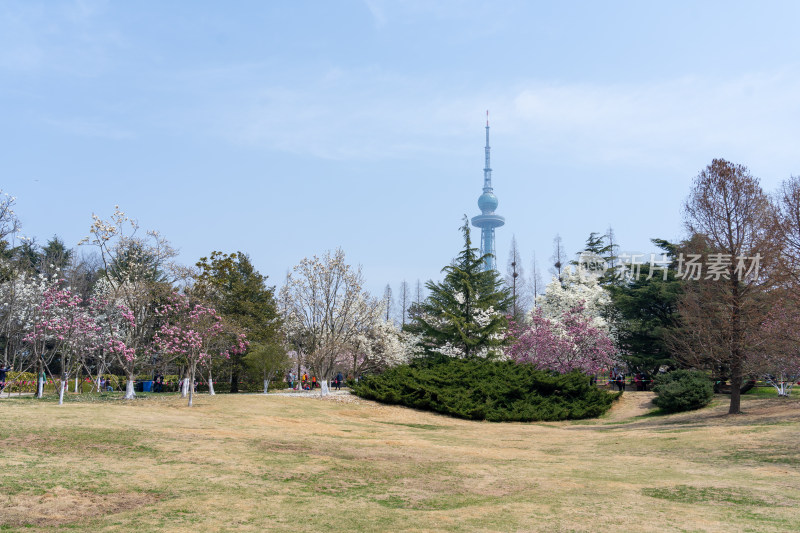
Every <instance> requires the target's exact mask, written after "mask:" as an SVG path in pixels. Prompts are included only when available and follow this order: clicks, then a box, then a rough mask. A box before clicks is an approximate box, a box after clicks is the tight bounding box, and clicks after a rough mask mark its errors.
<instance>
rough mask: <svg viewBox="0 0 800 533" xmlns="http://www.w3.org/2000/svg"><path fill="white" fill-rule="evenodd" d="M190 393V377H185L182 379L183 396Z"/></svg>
mask: <svg viewBox="0 0 800 533" xmlns="http://www.w3.org/2000/svg"><path fill="white" fill-rule="evenodd" d="M187 394H189V378H186V377H185V378H183V381H181V398H186V395H187Z"/></svg>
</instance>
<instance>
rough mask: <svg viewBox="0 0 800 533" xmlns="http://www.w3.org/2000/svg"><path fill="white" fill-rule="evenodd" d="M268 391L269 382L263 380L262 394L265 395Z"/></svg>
mask: <svg viewBox="0 0 800 533" xmlns="http://www.w3.org/2000/svg"><path fill="white" fill-rule="evenodd" d="M268 389H269V380H268V379H265V380H264V394H267V391H268Z"/></svg>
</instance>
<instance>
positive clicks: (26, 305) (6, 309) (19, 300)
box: [0, 271, 58, 372]
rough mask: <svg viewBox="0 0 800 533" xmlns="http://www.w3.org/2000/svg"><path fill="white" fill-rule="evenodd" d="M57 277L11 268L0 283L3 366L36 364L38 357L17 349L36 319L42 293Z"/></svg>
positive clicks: (25, 368)
mask: <svg viewBox="0 0 800 533" xmlns="http://www.w3.org/2000/svg"><path fill="white" fill-rule="evenodd" d="M57 282H58V280H57V279H55V278H51V277H49V276H46V275H44V274H39V275H35V274H31V273H28V272H14V271H11V273H10V277H9V278H8V279H7V280H5V281H4V282H2V283H0V334H2V336H3V337H4V339H5V346H4V352H3V363H4V366H11V367H12V368H16V369H18V370H19V371H21V372H25V371H28V370H30V369H32V367H33V366H34V365H37V367H38V366H40V362H41V361H39V360H37V359H36V358H35V357H33V356H32V354H30V351H29V350H25V349H21V348H22V347H23V344H24V342H23V339H24V338H25V337H26V336H27V335H28V334H30V333H31V331H32V330H33V324H34V321H35V320H38V313H39V310H40V306H41V304H42V302H43V300H44V294H45V292H47V291H48V290H49V289H51V288H53V287H55V286H56V284H57Z"/></svg>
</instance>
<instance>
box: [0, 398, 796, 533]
mask: <svg viewBox="0 0 800 533" xmlns="http://www.w3.org/2000/svg"><path fill="white" fill-rule="evenodd" d="M649 400H650V396H649V393H631V392H627V393H625V395H623V397H622V399H621V401H620V403H619V404H618V405H616V406H615V407H614V408H613V410H612V411H611V413H609V415H608V416H606V417H604V418H603V419H600V420H593V421H581V422H564V423H539V424H493V423H487V422H470V421H464V420H456V419H451V418H446V417H443V416H439V415H435V414H429V413H421V412H417V411H413V410H408V409H403V408H400V407H391V406H383V405H379V404H375V403H372V402H366V401H363V400H357V401H353V402H346V401H343V399H341V398H339V399H336V398H333V399H328V400H320V399H307V398H292V397H286V396H274V395H270V396H266V397H265V396H261V395H243V396H236V395H221V396H216V397H214V398H210V397H208V396H202V395H201V396H198V397H197V398H196V406H195V407H194V408H191V409H190V408H187V407H185V406H184V401H183V400H180V399H178V398H175V397H173V396H170V397H160V398H159V397H150V398H148V399H143V400H137V401H134V402H122V401H114V402H107V403H68V404H66V405H64V406H61V407H59V406H57V405H55V404H54V403H51V402H41V401H38V402H37V401H36V400H33V399H25V398H23V399H11V400H8V399H3V400H0V415H1V416H2V428H0V441H2V442H1V443H0V446H1V448H0V466H2V477H0V486H1V487H0V531H3V530H17V529H23V530H25V531H37V530H55V529H58V530H60V529H66V528H71V529H74V530H78V531H125V532H129V531H161V530H164V531H173V532H180V531H193V532H194V531H264V530H268V531H324V530H333V531H338V530H341V531H548V532H549V531H608V530H615V529H616V530H620V529H621V530H624V531H627V530H635V531H641V532H647V531H660V532H661V531H725V532H730V531H759V532H761V531H780V532H784V531H800V514H798V512H797V509H798V507H800V505H799V504H800V476H798V473H800V451H798V450H800V402H797V401H795V400H778V399H758V398H755V399H750V398H747V397H745V403H744V409H745V411H746V414H744V415H739V416H734V417H729V416H726V415H725V414H724V413H725V408H726V406H725V405H720V406H718V407H712V408H709V409H704V410H702V411H700V412H696V413H686V414H678V415H670V416H641V415H643V414H645V413H646V412H647V411H648V410H649V409H651V407H652V406H651V405H650V404H649Z"/></svg>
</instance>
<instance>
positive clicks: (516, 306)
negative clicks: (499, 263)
mask: <svg viewBox="0 0 800 533" xmlns="http://www.w3.org/2000/svg"><path fill="white" fill-rule="evenodd" d="M505 282H506V285H507V286H508V287H510V288H511V314H512V316H513V317H514V320H515V321H516V322H521V321H522V320H523V319H524V316H525V311H527V309H528V305H529V301H530V298H528V291H527V283H526V282H525V270H524V268H523V266H522V257H521V256H520V253H519V249H518V248H517V239H516V237H515V236H513V235H512V237H511V249H510V250H509V252H508V266H507V269H506V276H505Z"/></svg>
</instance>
